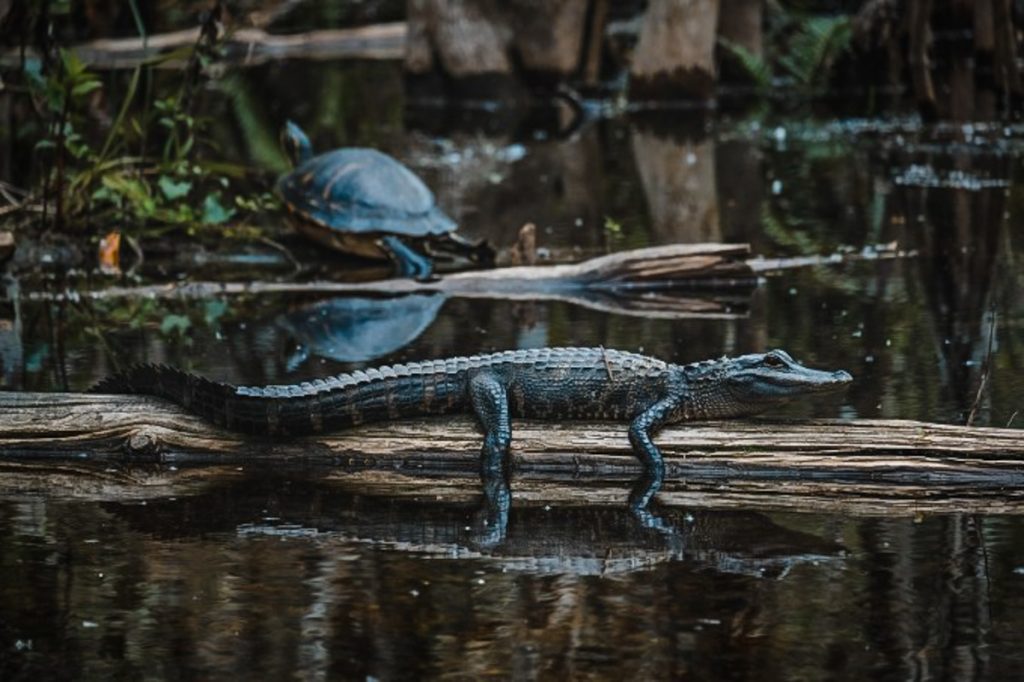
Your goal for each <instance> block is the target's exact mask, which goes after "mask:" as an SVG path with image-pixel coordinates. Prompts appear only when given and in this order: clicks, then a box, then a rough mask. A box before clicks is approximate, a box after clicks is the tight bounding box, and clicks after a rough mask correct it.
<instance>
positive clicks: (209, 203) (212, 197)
mask: <svg viewBox="0 0 1024 682" xmlns="http://www.w3.org/2000/svg"><path fill="white" fill-rule="evenodd" d="M234 214H235V209H233V208H224V205H223V204H221V203H220V193H219V192H214V193H212V194H207V195H206V199H205V200H204V201H203V217H202V222H204V223H206V224H207V225H219V224H220V223H223V222H226V221H227V220H229V219H230V218H231V216H233V215H234Z"/></svg>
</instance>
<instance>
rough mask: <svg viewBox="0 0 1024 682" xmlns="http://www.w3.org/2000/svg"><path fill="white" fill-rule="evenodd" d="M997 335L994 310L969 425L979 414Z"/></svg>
mask: <svg viewBox="0 0 1024 682" xmlns="http://www.w3.org/2000/svg"><path fill="white" fill-rule="evenodd" d="M995 337H996V311H995V310H993V311H992V317H991V318H989V324H988V350H986V351H985V362H983V363H982V365H981V382H980V383H979V384H978V393H977V395H975V396H974V404H973V405H971V411H970V413H968V415H967V426H971V425H972V424H974V417H975V416H976V415H977V413H978V405H979V404H980V403H981V394H982V392H983V391H984V390H985V384H987V383H988V373H989V370H991V368H992V341H993V340H994V339H995Z"/></svg>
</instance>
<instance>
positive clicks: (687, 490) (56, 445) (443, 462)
mask: <svg viewBox="0 0 1024 682" xmlns="http://www.w3.org/2000/svg"><path fill="white" fill-rule="evenodd" d="M513 428H514V432H515V433H514V438H513V444H512V453H511V470H512V472H513V483H512V488H513V493H514V496H515V498H516V500H518V501H520V503H524V504H533V503H536V504H545V503H551V502H553V501H557V502H559V503H566V502H570V503H583V504H587V505H608V504H612V505H618V504H622V503H623V501H624V499H625V496H626V491H627V488H628V487H629V482H630V481H631V480H632V479H633V478H635V477H636V476H637V475H638V474H639V473H640V467H639V464H638V462H637V460H636V459H635V458H634V457H633V455H632V451H631V449H630V445H629V442H628V440H627V438H626V429H625V427H624V426H623V425H622V424H614V423H590V422H566V423H558V422H536V421H524V422H516V423H515V424H514V427H513ZM656 440H657V442H658V444H659V446H660V447H661V449H662V451H663V453H664V455H665V458H666V463H667V472H666V481H667V483H666V486H665V488H664V490H663V492H662V493H660V494H659V496H658V499H659V500H660V501H661V502H662V503H667V504H670V505H694V506H701V507H731V506H736V505H742V506H744V507H746V508H766V509H807V508H813V509H816V510H819V511H835V512H854V513H861V514H887V515H891V514H909V515H913V514H918V513H926V512H927V513H932V512H965V511H967V512H985V513H1011V512H1012V513H1020V512H1022V511H1024V432H1022V431H1018V430H1014V429H997V428H969V427H960V426H946V425H939V424H926V423H921V422H912V421H894V420H854V421H823V420H812V421H783V422H778V421H771V422H769V421H730V422H705V423H698V424H690V425H683V426H676V427H672V428H668V429H665V430H664V431H662V432H661V433H660V434H659V435H658V436H657V438H656ZM480 442H481V437H480V434H479V432H478V430H477V427H476V425H475V423H474V422H473V421H472V420H471V419H470V418H468V417H459V418H450V419H423V420H409V421H401V422H396V423H390V424H379V425H374V426H366V427H360V428H358V429H353V430H351V431H347V432H343V433H338V434H333V435H330V436H321V437H309V438H299V439H290V440H267V439H247V438H244V437H242V436H239V435H238V434H234V433H231V432H227V431H224V430H221V429H218V428H216V427H213V426H211V425H209V424H207V423H206V422H204V421H203V420H201V419H199V418H197V417H194V416H192V415H190V414H187V413H186V412H184V411H183V410H181V409H180V408H178V407H176V406H174V405H171V404H169V403H167V402H164V401H161V400H157V399H154V398H147V397H142V396H104V395H91V394H67V393H2V392H0V492H7V493H10V492H18V493H19V494H20V493H24V492H26V491H27V492H42V493H47V494H69V495H76V496H86V497H99V498H122V497H147V496H154V495H167V494H182V493H184V492H187V491H188V490H189V489H190V488H193V487H196V486H202V485H203V484H204V483H209V482H212V481H216V480H223V478H224V477H233V476H242V475H246V474H247V473H251V472H254V471H261V472H264V473H265V472H267V471H268V470H269V471H273V472H279V473H280V475H303V476H315V477H317V478H323V479H328V480H331V481H335V482H336V483H337V484H338V485H339V486H342V487H351V488H354V489H357V490H360V491H365V492H367V493H370V492H372V493H377V494H388V495H411V496H416V497H420V498H427V499H432V498H433V497H435V496H440V497H443V498H444V499H449V498H451V499H456V498H457V499H469V498H473V497H474V496H477V495H478V493H479V480H478V477H477V472H476V465H477V455H478V452H479V449H480Z"/></svg>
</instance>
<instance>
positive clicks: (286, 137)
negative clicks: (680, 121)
mask: <svg viewBox="0 0 1024 682" xmlns="http://www.w3.org/2000/svg"><path fill="white" fill-rule="evenodd" d="M281 147H282V149H284V153H285V154H287V155H288V158H289V159H291V162H292V165H294V166H298V165H299V164H300V163H302V162H303V161H306V160H308V159H310V158H312V156H313V145H311V144H310V143H309V138H308V137H306V133H304V132H302V128H300V127H299V126H297V125H296V124H295V123H293V122H291V121H286V122H285V124H284V128H282V129H281Z"/></svg>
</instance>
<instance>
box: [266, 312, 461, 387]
mask: <svg viewBox="0 0 1024 682" xmlns="http://www.w3.org/2000/svg"><path fill="white" fill-rule="evenodd" d="M445 299H446V297H445V296H444V295H442V294H408V295H406V296H399V297H394V298H380V297H375V298H374V297H360V296H345V297H339V298H332V299H329V300H325V301H320V302H318V303H314V304H312V305H309V306H306V307H303V308H301V309H299V310H295V311H293V312H290V313H287V314H285V315H282V316H281V317H279V318H278V320H277V324H278V326H279V327H281V328H282V329H284V330H286V331H287V332H288V333H290V334H291V335H292V337H293V338H294V340H295V341H296V342H297V344H298V349H297V350H296V351H295V352H294V353H293V354H292V355H291V356H290V357H289V358H288V361H287V369H288V371H289V372H291V371H294V370H295V369H297V368H298V367H299V366H301V365H302V363H303V362H305V361H306V360H307V359H308V357H309V356H310V355H315V356H317V357H321V358H326V359H328V360H335V361H337V362H365V361H368V360H375V359H377V358H379V357H383V356H385V355H388V354H390V353H394V352H395V351H397V350H399V349H401V348H403V347H405V346H407V345H408V344H410V343H412V342H413V341H415V340H416V339H417V338H418V337H419V336H420V334H422V333H423V332H424V331H425V330H426V329H427V327H429V326H430V325H431V324H432V323H433V322H434V320H435V319H436V318H437V314H438V311H440V310H441V306H442V305H444V302H445Z"/></svg>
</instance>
